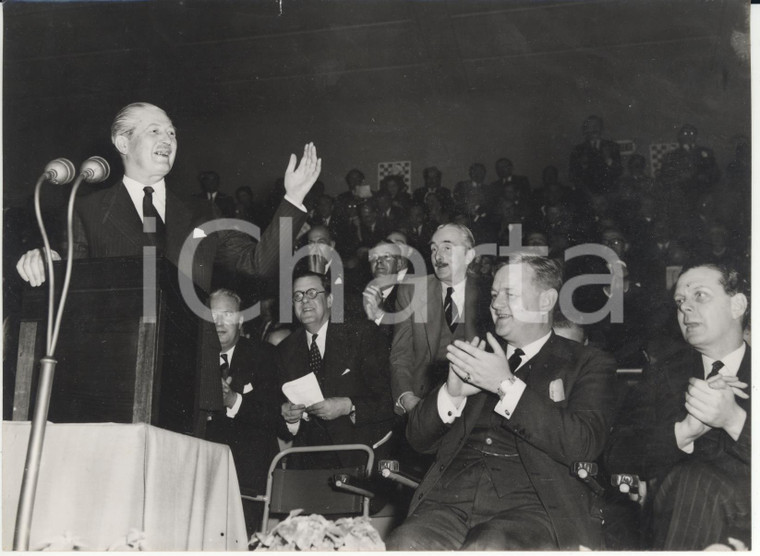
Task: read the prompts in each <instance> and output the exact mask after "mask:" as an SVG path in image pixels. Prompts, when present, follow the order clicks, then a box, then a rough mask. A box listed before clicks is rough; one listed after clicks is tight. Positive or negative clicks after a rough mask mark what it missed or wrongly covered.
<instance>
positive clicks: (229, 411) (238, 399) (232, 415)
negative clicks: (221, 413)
mask: <svg viewBox="0 0 760 556" xmlns="http://www.w3.org/2000/svg"><path fill="white" fill-rule="evenodd" d="M235 398H236V399H235V405H233V406H232V407H228V408H227V417H229V418H230V419H234V418H235V415H237V413H238V411H240V406H241V405H243V396H241V395H240V394H239V393H237V392H235Z"/></svg>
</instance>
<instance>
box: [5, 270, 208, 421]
mask: <svg viewBox="0 0 760 556" xmlns="http://www.w3.org/2000/svg"><path fill="white" fill-rule="evenodd" d="M155 263H156V280H155V281H154V283H153V285H152V286H144V280H143V260H142V258H132V257H125V258H108V259H83V260H77V261H74V267H73V272H72V275H71V285H70V288H69V295H68V300H67V302H66V307H65V309H64V314H63V318H62V321H61V330H60V334H59V339H58V346H57V348H56V353H55V359H56V360H57V361H58V364H57V365H56V370H55V379H54V381H53V390H52V395H51V399H50V411H49V417H48V419H49V420H50V421H52V422H54V423H97V422H115V423H148V424H152V425H155V426H158V427H161V428H164V429H169V430H172V431H175V432H181V433H196V434H197V433H199V432H200V433H202V431H196V430H194V429H195V428H196V421H197V405H198V404H197V400H198V389H199V384H200V362H201V361H203V360H204V357H206V358H208V354H207V353H203V352H204V350H205V351H208V348H207V347H205V348H204V347H203V346H204V342H203V341H202V336H203V334H204V331H203V327H202V323H203V321H202V319H200V317H198V316H197V315H195V314H194V313H193V312H192V311H191V310H190V309H189V308H188V306H187V304H186V303H185V301H184V299H183V298H182V295H181V293H180V290H179V283H178V279H177V268H176V267H175V266H174V265H172V264H171V263H170V262H168V261H166V260H165V259H163V258H159V259H157V260H156V261H155ZM64 265H65V261H60V262H56V263H54V272H55V282H56V284H55V285H56V288H57V290H58V291H57V292H56V305H57V303H58V300H59V299H60V289H61V285H62V282H63V275H64V269H65V267H64ZM149 282H150V281H149ZM146 289H147V291H148V293H149V294H154V295H155V300H156V305H155V307H156V310H155V316H154V317H150V316H147V317H146V316H145V315H144V311H143V296H144V294H145V290H146ZM47 298H48V285H47V283H45V284H43V286H41V287H38V288H27V290H26V291H25V292H24V296H23V300H22V307H21V318H20V329H19V347H18V360H17V369H16V386H15V391H14V401H13V420H14V421H24V420H28V419H30V418H31V415H32V411H33V405H34V400H35V397H36V381H37V374H38V373H39V360H40V357H42V356H44V355H45V346H46V334H47V310H48V301H47ZM205 334H208V330H206V331H205Z"/></svg>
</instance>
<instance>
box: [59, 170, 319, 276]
mask: <svg viewBox="0 0 760 556" xmlns="http://www.w3.org/2000/svg"><path fill="white" fill-rule="evenodd" d="M282 216H286V217H291V218H293V233H294V236H295V233H297V232H298V230H299V229H300V228H301V226H302V225H303V223H304V222H305V221H306V213H304V212H302V211H301V210H299V209H298V208H296V207H295V206H293V205H292V204H290V203H288V202H287V201H283V202H282V203H281V204H280V206H279V208H278V209H277V212H276V213H275V217H274V219H273V221H272V224H271V225H270V226H269V227H268V228H267V229H266V230H265V231H264V232H263V233H262V234H261V239H260V241H259V243H258V245H257V244H256V243H255V242H254V241H252V240H251V238H250V237H249V236H247V235H245V234H243V233H241V232H236V231H232V230H230V231H224V232H219V233H217V234H212V235H210V236H209V237H208V238H206V239H205V240H203V241H200V239H197V240H196V241H197V242H200V246H199V247H198V250H197V251H196V259H195V261H194V263H195V264H194V265H193V271H192V274H193V275H192V278H193V282H194V283H195V284H196V285H197V286H199V287H200V288H201V289H203V290H208V288H209V286H210V284H211V273H212V268H213V266H214V264H218V265H221V266H223V267H225V268H229V269H233V270H236V271H238V272H241V273H244V274H251V275H261V276H267V277H275V276H277V271H278V263H279V244H280V241H279V240H280V230H279V217H282ZM207 217H208V210H207V201H204V200H202V199H196V198H188V199H186V200H182V199H180V198H179V197H178V196H177V195H176V194H174V193H173V192H172V191H171V190H170V189H168V188H167V190H166V252H165V256H166V258H167V259H169V260H170V261H171V262H172V263H173V264H174V265H175V266H176V265H177V264H178V260H179V253H180V250H181V248H182V244H183V243H184V241H185V239H186V238H188V237H190V236H191V235H192V233H193V229H194V228H196V227H198V226H199V225H200V224H202V223H203V222H204V221H205V219H207ZM293 239H294V240H295V237H294V238H293ZM142 248H143V231H142V222H141V220H140V216H139V215H138V214H137V211H136V210H135V207H134V205H133V204H132V200H131V199H130V197H129V193H127V189H126V187H124V185H123V184H122V183H118V184H116V185H114V186H112V187H109V188H107V189H104V190H102V191H98V192H96V193H93V194H91V195H88V196H87V197H83V198H81V199H78V200H77V206H76V218H75V220H74V257H75V258H87V257H89V258H100V257H131V256H134V257H140V256H142Z"/></svg>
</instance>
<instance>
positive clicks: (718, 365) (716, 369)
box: [707, 361, 725, 378]
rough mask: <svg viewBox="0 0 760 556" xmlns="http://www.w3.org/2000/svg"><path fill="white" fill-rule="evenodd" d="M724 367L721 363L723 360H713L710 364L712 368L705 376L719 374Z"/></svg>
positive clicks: (710, 376)
mask: <svg viewBox="0 0 760 556" xmlns="http://www.w3.org/2000/svg"><path fill="white" fill-rule="evenodd" d="M723 367H725V365H724V364H723V361H715V362H713V364H712V370H711V371H710V374H708V375H707V378H712V377H714V376H716V375H719V374H720V370H721V369H722V368H723Z"/></svg>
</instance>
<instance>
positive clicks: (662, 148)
mask: <svg viewBox="0 0 760 556" xmlns="http://www.w3.org/2000/svg"><path fill="white" fill-rule="evenodd" d="M677 148H678V143H652V144H651V145H649V167H650V168H651V169H652V176H656V175H657V173H658V172H659V171H660V168H662V161H663V159H664V158H665V154H666V153H668V152H670V151H674V150H676V149H677Z"/></svg>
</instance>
